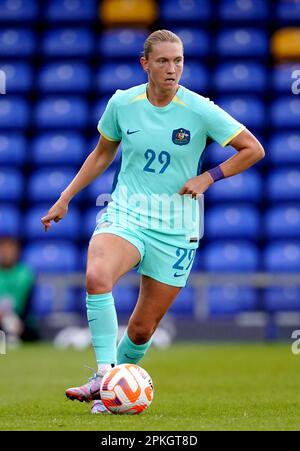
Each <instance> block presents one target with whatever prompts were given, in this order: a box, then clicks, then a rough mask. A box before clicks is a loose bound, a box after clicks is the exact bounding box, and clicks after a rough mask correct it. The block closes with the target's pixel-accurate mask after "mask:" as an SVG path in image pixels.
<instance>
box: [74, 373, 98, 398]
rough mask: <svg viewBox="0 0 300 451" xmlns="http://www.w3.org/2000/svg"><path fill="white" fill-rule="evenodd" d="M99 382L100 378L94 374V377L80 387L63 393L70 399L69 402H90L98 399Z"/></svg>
mask: <svg viewBox="0 0 300 451" xmlns="http://www.w3.org/2000/svg"><path fill="white" fill-rule="evenodd" d="M101 382H102V377H101V376H100V375H99V374H98V373H95V374H94V376H92V377H90V378H89V380H88V382H87V383H86V384H84V385H82V386H81V387H71V388H68V389H67V390H66V392H65V393H66V396H67V398H69V399H71V401H74V399H77V401H80V402H83V401H85V402H90V401H94V400H95V399H100V386H101Z"/></svg>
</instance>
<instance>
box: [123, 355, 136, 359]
mask: <svg viewBox="0 0 300 451" xmlns="http://www.w3.org/2000/svg"><path fill="white" fill-rule="evenodd" d="M124 355H125V357H127V359H129V360H135V357H130V356H129V355H128V354H124Z"/></svg>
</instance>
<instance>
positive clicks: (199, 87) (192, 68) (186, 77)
mask: <svg viewBox="0 0 300 451" xmlns="http://www.w3.org/2000/svg"><path fill="white" fill-rule="evenodd" d="M208 80H209V78H208V72H207V69H206V68H205V66H204V65H203V64H200V63H196V62H188V63H187V62H186V63H185V65H184V71H183V73H182V77H181V80H180V84H182V85H183V86H185V87H186V88H188V89H191V90H192V91H196V92H200V93H201V91H206V90H207V89H208Z"/></svg>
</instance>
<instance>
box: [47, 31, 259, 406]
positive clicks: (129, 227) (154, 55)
mask: <svg viewBox="0 0 300 451" xmlns="http://www.w3.org/2000/svg"><path fill="white" fill-rule="evenodd" d="M183 61H184V56H183V44H182V41H181V40H180V38H179V37H178V36H177V35H175V34H174V33H172V32H171V31H167V30H158V31H155V32H154V33H152V34H151V35H150V36H149V37H148V38H147V40H146V42H145V44H144V55H143V56H142V57H141V58H140V62H141V65H142V68H143V70H144V71H146V73H147V74H148V83H146V84H142V85H139V86H134V87H132V88H130V89H127V90H124V91H122V90H117V91H116V93H115V94H114V95H113V96H112V97H111V99H110V101H109V102H108V105H107V107H106V110H105V112H104V114H103V116H102V117H101V119H100V121H99V124H98V131H99V133H100V135H101V136H100V139H99V142H98V144H97V146H96V148H95V149H94V150H93V151H92V152H91V154H90V155H89V156H88V158H87V159H86V160H85V162H84V164H83V166H82V167H81V169H80V170H79V172H78V174H77V175H76V176H75V178H74V179H73V180H72V182H71V183H70V184H69V186H68V187H67V188H66V189H65V190H64V191H63V192H62V194H61V196H60V198H59V199H58V201H57V202H56V203H55V204H54V205H53V206H52V207H51V209H50V210H49V212H48V214H47V215H46V216H44V217H43V218H42V219H41V221H42V223H43V225H44V227H45V231H48V229H49V228H50V226H51V221H52V220H53V221H55V222H58V221H59V220H60V219H62V218H63V217H64V216H65V215H66V213H67V210H68V204H69V202H70V201H71V199H72V198H73V196H75V194H77V193H78V192H79V191H80V190H82V189H83V188H84V187H86V186H87V185H88V184H89V183H91V182H92V181H93V180H94V179H95V178H96V177H98V176H99V175H101V174H102V173H103V172H104V171H105V169H106V168H108V166H109V165H110V164H111V162H112V161H113V159H114V157H115V155H116V152H117V149H118V146H119V144H120V142H122V164H121V168H120V171H119V173H118V176H117V183H116V185H115V188H114V191H113V194H112V201H111V202H110V203H109V205H108V208H107V211H106V213H105V214H104V215H103V216H102V217H101V219H100V220H99V221H98V223H97V226H96V229H95V231H94V233H93V236H92V238H91V240H90V243H89V249H88V258H87V271H86V291H87V298H86V306H87V317H88V322H89V327H90V330H91V336H92V344H93V347H94V349H95V354H96V359H97V363H98V371H97V373H96V374H95V375H94V376H93V377H92V378H90V379H89V381H88V382H87V383H86V384H85V385H82V386H80V387H74V388H69V389H68V390H66V396H67V397H68V398H70V399H77V400H79V401H86V402H89V401H91V400H96V401H94V403H93V406H92V409H91V411H92V413H102V412H106V409H105V408H104V406H103V404H102V403H101V400H99V398H100V396H99V388H100V384H101V379H102V377H103V375H104V374H105V372H106V371H108V370H109V369H110V368H111V366H113V365H115V364H120V363H127V362H131V363H138V362H139V361H140V360H141V358H142V357H143V356H144V354H145V353H146V351H147V349H148V348H149V346H150V344H151V337H152V335H153V333H154V331H155V329H156V328H157V326H158V324H159V322H160V320H161V319H162V317H163V316H164V314H165V313H166V312H167V310H168V308H169V307H170V306H171V304H172V302H173V301H174V299H175V297H176V295H177V294H178V292H179V291H180V289H181V287H184V286H185V284H186V281H187V278H188V275H189V273H190V270H191V266H192V263H193V259H194V255H195V249H196V248H197V247H198V241H199V227H198V225H197V221H199V220H201V218H200V217H199V214H198V216H197V215H196V217H197V218H198V219H196V221H194V222H193V221H192V222H191V223H190V224H189V225H187V224H185V223H183V222H184V221H183V222H180V219H181V220H182V219H183V218H186V217H187V216H188V214H189V213H190V212H191V209H190V208H189V207H190V204H189V203H187V205H188V210H186V209H185V207H182V205H181V204H180V202H178V198H179V200H180V199H181V200H182V199H188V200H189V201H190V202H191V203H192V204H193V205H194V204H195V202H196V203H197V200H196V199H195V198H197V196H199V195H201V194H203V193H204V192H205V191H206V190H207V189H208V188H209V186H210V185H212V184H213V183H214V182H216V181H217V180H220V179H222V178H224V177H230V176H232V175H235V174H238V173H240V172H242V171H244V170H246V169H247V168H249V167H250V166H252V165H253V164H254V163H256V162H257V161H259V160H260V159H261V158H263V156H264V150H263V148H262V146H261V145H260V143H259V142H258V141H257V139H256V138H255V137H254V136H253V135H252V134H251V133H250V132H249V131H248V130H246V129H245V127H244V126H243V125H242V124H240V123H239V122H237V121H236V120H235V119H233V118H232V117H231V116H230V115H228V114H227V113H226V112H225V111H223V110H222V109H221V108H219V107H218V106H216V105H215V104H214V103H213V102H212V101H210V100H209V99H208V98H205V97H202V96H201V95H198V94H196V93H194V92H192V91H190V90H188V89H186V88H185V87H183V86H181V85H179V84H178V83H179V80H180V77H181V74H182V71H183ZM207 138H210V139H212V140H214V141H217V142H218V143H219V144H221V145H222V146H226V145H228V144H230V145H231V146H233V147H234V148H235V149H236V150H237V153H236V154H235V155H234V156H233V157H231V158H229V159H228V160H226V161H224V162H223V163H222V164H221V165H219V166H217V167H215V168H212V169H210V170H209V171H207V172H204V173H202V174H200V170H199V169H200V167H199V166H200V165H199V161H200V157H201V155H202V153H203V151H204V149H205V145H206V140H207ZM176 196H177V197H176ZM170 199H171V201H170ZM166 200H167V201H169V204H168V202H167V204H168V205H169V206H170V204H171V203H172V205H173V210H172V209H171V210H172V211H171V212H170V209H168V208H166ZM161 206H162V208H161ZM192 210H193V209H192ZM187 211H188V213H187ZM174 222H175V223H176V224H175V226H174ZM134 267H137V270H138V272H139V273H140V274H141V280H140V291H139V296H138V300H137V303H136V306H135V308H134V311H133V313H132V315H131V317H130V319H129V323H128V328H127V330H126V332H125V334H124V336H123V337H122V339H121V340H120V342H119V345H118V347H117V344H116V341H117V328H118V324H117V316H116V310H115V305H114V299H113V296H112V288H113V287H114V285H115V284H116V282H117V281H118V280H119V278H120V277H121V276H123V275H124V274H125V273H127V272H128V271H130V270H131V269H132V268H134Z"/></svg>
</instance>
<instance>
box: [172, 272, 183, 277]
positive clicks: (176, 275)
mask: <svg viewBox="0 0 300 451" xmlns="http://www.w3.org/2000/svg"><path fill="white" fill-rule="evenodd" d="M182 276H185V274H184V273H183V274H177V272H175V273H174V277H182Z"/></svg>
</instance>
